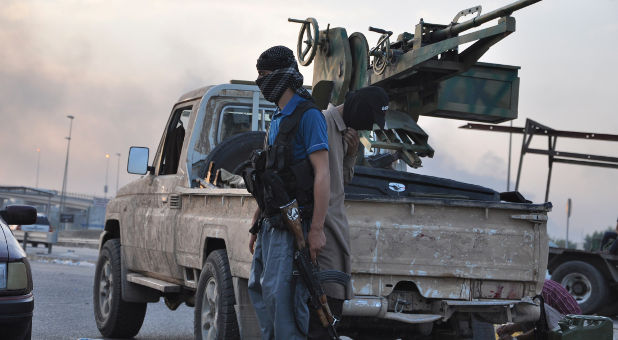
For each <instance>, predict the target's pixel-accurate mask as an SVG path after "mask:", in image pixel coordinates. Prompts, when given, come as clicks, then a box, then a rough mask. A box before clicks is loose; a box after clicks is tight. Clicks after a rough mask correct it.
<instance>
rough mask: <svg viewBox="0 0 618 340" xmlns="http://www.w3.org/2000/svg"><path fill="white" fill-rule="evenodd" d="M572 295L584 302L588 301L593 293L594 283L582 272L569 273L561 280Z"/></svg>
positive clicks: (578, 300) (579, 301)
mask: <svg viewBox="0 0 618 340" xmlns="http://www.w3.org/2000/svg"><path fill="white" fill-rule="evenodd" d="M560 284H561V285H562V287H564V288H565V289H566V290H567V291H568V292H569V294H571V296H573V297H574V298H575V300H577V302H578V303H580V304H582V303H585V302H586V301H588V299H589V298H590V295H591V294H592V284H591V283H590V280H588V278H587V277H586V276H584V275H582V274H580V273H570V274H567V275H566V276H565V277H564V278H563V279H562V281H561V282H560Z"/></svg>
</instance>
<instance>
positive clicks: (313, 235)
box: [307, 223, 326, 263]
mask: <svg viewBox="0 0 618 340" xmlns="http://www.w3.org/2000/svg"><path fill="white" fill-rule="evenodd" d="M307 241H308V242H309V253H310V254H311V260H312V261H313V262H314V263H315V262H316V259H317V258H318V253H319V252H320V250H321V249H322V248H323V247H324V246H325V245H326V235H324V225H320V226H318V225H316V224H313V223H312V224H311V229H309V235H308V236H307Z"/></svg>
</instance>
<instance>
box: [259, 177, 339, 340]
mask: <svg viewBox="0 0 618 340" xmlns="http://www.w3.org/2000/svg"><path fill="white" fill-rule="evenodd" d="M262 180H263V183H264V186H265V187H266V190H269V191H270V193H271V195H270V196H271V197H273V198H274V199H275V200H276V202H272V203H274V204H277V206H278V207H279V209H280V211H281V220H282V221H283V223H284V224H285V226H286V227H287V228H288V229H289V230H290V232H292V234H294V239H295V243H296V251H295V252H294V264H295V265H296V268H297V269H298V272H299V273H300V277H301V278H302V280H303V282H304V283H305V285H306V286H307V289H308V290H309V294H310V295H311V299H310V301H309V307H310V308H313V309H314V310H315V311H316V312H317V315H318V317H319V318H320V323H321V324H322V326H323V327H324V328H327V329H328V335H329V337H330V339H332V340H339V336H338V335H337V332H336V330H335V322H336V321H337V320H336V319H335V318H334V317H333V314H332V312H331V311H330V307H328V302H327V299H326V294H325V293H324V289H322V285H321V284H320V275H319V271H318V266H317V263H315V262H313V261H312V260H311V255H310V254H309V247H307V242H305V236H304V234H303V228H302V223H301V218H300V210H299V207H298V202H297V201H296V199H293V200H290V198H289V196H288V194H287V192H286V191H285V185H284V184H283V181H282V180H281V178H280V177H279V176H278V175H277V174H276V173H274V172H273V171H271V170H266V171H264V174H263V175H262Z"/></svg>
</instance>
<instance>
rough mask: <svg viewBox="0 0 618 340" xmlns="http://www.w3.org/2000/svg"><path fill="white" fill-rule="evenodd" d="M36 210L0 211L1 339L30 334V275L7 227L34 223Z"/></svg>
mask: <svg viewBox="0 0 618 340" xmlns="http://www.w3.org/2000/svg"><path fill="white" fill-rule="evenodd" d="M36 218H37V215H36V209H35V208H34V207H30V206H17V205H13V206H8V207H7V208H6V209H5V210H0V334H1V337H2V339H30V336H31V333H32V311H33V309H34V296H33V295H32V272H31V270H30V263H29V262H28V258H27V257H26V252H24V250H23V249H22V248H21V246H20V245H19V243H18V242H17V240H16V239H15V237H14V236H13V233H12V232H11V230H10V229H9V226H8V225H9V224H18V225H27V224H34V223H35V222H36Z"/></svg>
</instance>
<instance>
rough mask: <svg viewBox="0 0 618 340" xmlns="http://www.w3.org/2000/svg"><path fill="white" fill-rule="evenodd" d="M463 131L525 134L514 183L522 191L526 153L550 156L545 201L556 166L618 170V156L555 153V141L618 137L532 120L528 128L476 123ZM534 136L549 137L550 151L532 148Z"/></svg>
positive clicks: (615, 139) (528, 123) (464, 127)
mask: <svg viewBox="0 0 618 340" xmlns="http://www.w3.org/2000/svg"><path fill="white" fill-rule="evenodd" d="M459 128H460V129H470V130H484V131H494V132H506V133H519V134H523V139H522V144H521V153H520V155H519V166H518V168H517V180H516V182H515V190H517V189H519V180H520V178H521V167H522V163H523V160H524V155H525V154H526V153H532V154H538V155H547V157H548V168H549V170H548V172H547V185H546V188H545V202H547V200H548V198H549V186H550V183H551V175H552V170H553V164H554V163H566V164H575V165H587V166H596V167H603V168H611V169H618V157H610V156H599V155H592V154H582V153H574V152H563V151H556V142H557V140H558V137H564V138H575V139H588V140H598V141H608V142H618V135H612V134H606V133H594V132H576V131H564V130H555V129H552V128H550V127H548V126H546V125H543V124H540V123H538V122H536V121H534V120H532V119H526V126H525V127H511V126H502V125H491V124H474V123H468V124H466V125H464V126H460V127H459ZM535 135H539V136H547V149H546V150H543V149H535V148H531V147H530V143H531V142H532V137H534V136H535Z"/></svg>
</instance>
